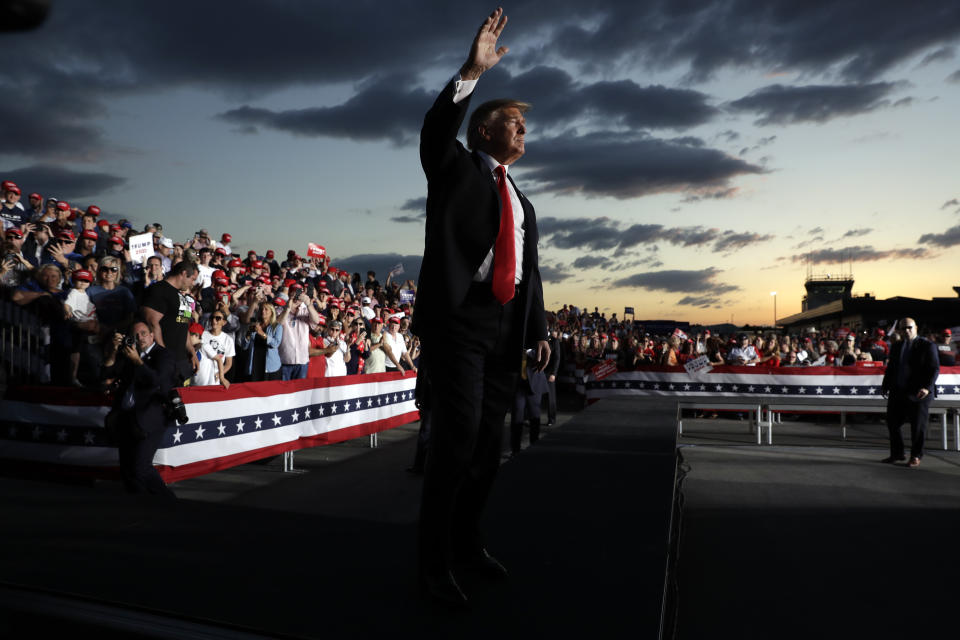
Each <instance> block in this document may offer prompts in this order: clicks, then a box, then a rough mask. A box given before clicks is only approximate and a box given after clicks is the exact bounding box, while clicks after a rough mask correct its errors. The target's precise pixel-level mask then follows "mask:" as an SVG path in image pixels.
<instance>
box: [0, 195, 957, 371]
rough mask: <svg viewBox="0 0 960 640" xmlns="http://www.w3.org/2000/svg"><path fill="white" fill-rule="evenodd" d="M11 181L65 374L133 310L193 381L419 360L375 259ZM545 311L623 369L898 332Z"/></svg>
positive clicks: (881, 345) (0, 280)
mask: <svg viewBox="0 0 960 640" xmlns="http://www.w3.org/2000/svg"><path fill="white" fill-rule="evenodd" d="M0 191H2V196H3V197H2V202H0V220H2V223H3V232H4V234H3V247H2V254H3V259H2V264H0V296H2V298H3V299H5V300H9V301H10V302H12V303H14V304H17V305H20V306H21V307H24V308H26V309H28V310H30V311H31V312H32V313H34V314H35V315H36V316H38V317H39V319H40V321H41V323H42V324H43V325H45V326H46V327H48V328H49V339H48V355H49V362H50V370H49V379H50V380H51V381H52V382H54V383H55V384H73V385H76V386H86V387H94V388H96V387H99V386H101V384H102V383H101V380H100V365H101V362H102V361H103V359H104V358H105V357H109V356H110V355H111V349H115V348H116V347H115V340H114V337H115V335H116V334H117V333H124V332H126V331H127V330H128V328H129V327H130V325H131V323H132V322H133V321H134V320H135V319H143V320H145V321H146V322H147V324H148V325H149V326H150V327H151V328H153V329H154V331H155V333H156V334H158V335H159V336H160V339H159V340H160V342H161V344H164V345H165V346H167V347H168V348H171V347H172V348H173V349H175V351H176V353H177V356H178V362H179V363H180V365H181V371H180V374H181V377H182V378H183V380H184V382H185V384H195V385H212V384H220V385H223V386H229V385H230V384H231V383H232V382H245V381H261V380H279V379H284V380H288V379H296V378H303V377H307V376H324V375H328V376H335V375H348V374H358V373H377V372H383V371H398V370H401V371H402V370H416V365H417V363H418V360H419V352H420V345H419V340H418V339H417V337H416V336H414V335H412V334H411V333H410V315H411V313H412V310H413V303H414V300H415V296H416V285H415V284H414V282H413V281H412V280H406V281H405V282H403V283H400V282H396V281H393V282H391V277H388V278H387V280H386V282H385V283H384V284H381V283H380V282H379V281H378V280H377V277H376V274H375V273H374V272H373V271H369V272H367V274H366V277H365V278H362V277H361V275H360V274H359V273H353V274H350V273H348V272H347V271H345V270H342V269H338V268H337V267H335V266H333V265H332V264H331V263H330V259H329V256H327V255H326V253H325V252H324V253H323V255H322V256H318V257H307V258H305V257H302V256H300V255H298V254H297V252H296V251H295V250H293V249H291V250H289V251H287V252H286V254H285V255H286V257H285V259H283V260H278V259H277V257H276V254H275V253H274V251H272V250H266V251H264V252H263V253H262V254H261V253H259V252H257V251H254V250H250V251H248V252H247V254H246V255H245V256H244V255H240V254H238V253H235V252H234V251H233V250H232V248H231V246H230V243H231V242H232V241H233V238H232V237H231V235H230V234H229V233H222V234H221V235H220V238H219V240H217V239H216V238H215V237H214V236H212V235H211V234H210V233H208V232H207V230H206V229H200V230H199V231H197V232H196V233H195V234H193V236H192V237H191V238H189V239H187V240H186V241H184V242H179V241H176V240H174V239H171V238H169V237H167V236H165V235H164V233H163V226H162V225H161V224H148V225H146V226H145V227H144V229H143V231H136V230H134V227H133V224H132V223H130V222H129V221H127V220H123V219H121V220H116V221H115V222H112V223H111V222H108V221H107V220H105V219H103V217H101V215H100V214H101V212H100V209H99V208H98V207H97V206H88V207H86V209H80V208H78V207H75V206H71V205H70V204H69V203H67V202H65V201H62V200H58V199H56V198H46V199H44V198H43V197H42V196H41V195H40V194H39V193H31V194H30V195H29V197H28V204H27V205H24V204H23V203H22V202H21V192H20V188H19V187H18V186H17V185H16V184H14V183H12V182H9V181H6V182H3V184H2V186H0ZM143 233H149V234H151V235H152V239H153V245H154V250H153V254H152V255H150V256H148V257H147V258H145V259H143V260H141V261H136V260H132V259H131V255H130V246H129V240H130V238H131V237H132V236H136V235H139V234H143ZM161 283H162V286H161ZM548 318H549V323H550V330H551V333H552V336H553V338H555V339H556V340H558V341H559V343H560V345H561V349H562V352H563V353H562V355H563V360H564V362H565V363H567V366H570V365H571V364H573V365H574V366H575V367H577V368H589V367H590V366H593V365H594V364H597V363H598V362H600V361H603V360H615V361H616V364H617V368H618V369H619V370H621V371H626V370H631V369H634V368H636V367H637V366H640V365H647V364H662V365H673V366H675V365H683V364H685V363H687V362H689V361H690V360H692V359H694V358H698V357H700V356H706V357H707V359H708V360H709V362H710V363H711V364H713V365H720V364H739V365H764V366H773V367H792V366H808V365H832V366H855V365H861V366H863V365H866V366H869V363H871V362H876V363H882V362H884V361H885V360H886V358H887V355H888V354H889V351H890V342H889V341H888V340H896V339H899V337H898V336H897V335H895V334H894V335H891V336H889V337H888V336H887V335H886V334H885V332H884V330H883V329H882V328H871V329H869V330H857V331H850V330H846V329H844V330H839V331H836V332H834V333H833V334H831V335H829V336H825V335H822V334H818V333H817V332H815V331H812V332H810V333H807V334H805V335H782V334H777V333H773V332H770V333H766V334H747V333H740V334H731V335H711V332H710V331H707V330H705V331H702V332H698V333H694V334H693V335H690V336H688V335H686V334H685V333H683V332H682V331H680V330H679V329H677V330H675V331H673V332H672V333H666V334H664V333H658V332H653V331H651V332H648V331H647V330H646V329H645V327H644V326H643V325H642V324H640V323H637V322H635V321H632V320H631V321H626V320H621V319H618V318H617V315H616V314H615V313H614V314H612V315H611V316H610V317H609V318H607V317H606V315H605V314H603V313H599V312H598V311H597V309H596V308H595V309H594V311H593V312H587V311H586V310H585V309H584V310H581V309H578V308H577V307H575V306H573V305H564V306H563V308H561V309H559V310H557V311H555V312H552V313H548ZM930 337H931V339H933V340H934V341H936V342H938V343H940V347H941V360H942V364H944V365H952V364H953V363H954V357H955V356H954V352H953V350H952V348H951V345H950V338H951V336H950V332H949V330H944V331H942V332H937V333H936V334H931V335H930ZM319 356H323V357H319Z"/></svg>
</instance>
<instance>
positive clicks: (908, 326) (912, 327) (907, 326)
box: [900, 318, 917, 340]
mask: <svg viewBox="0 0 960 640" xmlns="http://www.w3.org/2000/svg"><path fill="white" fill-rule="evenodd" d="M900 328H901V329H903V338H904V340H913V339H914V338H916V337H917V323H916V322H914V321H913V318H907V319H906V320H904V321H903V326H902V327H900Z"/></svg>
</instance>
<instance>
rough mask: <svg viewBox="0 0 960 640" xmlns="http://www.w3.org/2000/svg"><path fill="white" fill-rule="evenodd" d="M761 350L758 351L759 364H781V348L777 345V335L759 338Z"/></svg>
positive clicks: (771, 365) (765, 365)
mask: <svg viewBox="0 0 960 640" xmlns="http://www.w3.org/2000/svg"><path fill="white" fill-rule="evenodd" d="M759 344H760V348H761V351H760V352H759V353H758V357H757V364H759V365H762V366H764V367H779V366H780V348H779V346H778V345H777V338H776V336H772V335H771V336H768V337H767V338H766V339H763V338H759Z"/></svg>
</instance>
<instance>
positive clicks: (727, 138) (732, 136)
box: [716, 129, 740, 142]
mask: <svg viewBox="0 0 960 640" xmlns="http://www.w3.org/2000/svg"><path fill="white" fill-rule="evenodd" d="M716 137H717V139H718V140H719V139H721V138H722V139H723V140H724V142H733V141H735V140H739V139H740V134H739V133H737V132H736V131H734V130H732V129H727V130H725V131H721V132H720V133H718V134H717V136H716Z"/></svg>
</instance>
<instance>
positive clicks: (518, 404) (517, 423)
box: [510, 355, 547, 455]
mask: <svg viewBox="0 0 960 640" xmlns="http://www.w3.org/2000/svg"><path fill="white" fill-rule="evenodd" d="M533 364H535V363H533V362H531V361H530V360H529V359H528V358H527V356H526V355H524V358H523V365H522V372H521V374H520V380H519V382H518V383H517V390H516V393H514V396H513V410H512V411H511V412H510V451H511V453H513V455H516V454H518V453H520V442H521V440H522V439H523V423H524V422H527V423H528V424H529V425H530V444H531V445H532V444H534V443H536V442H537V441H538V440H540V401H541V400H542V399H543V394H545V393H546V392H547V376H546V374H545V373H544V372H543V371H538V370H537V368H536V367H535V366H531V365H533Z"/></svg>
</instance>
